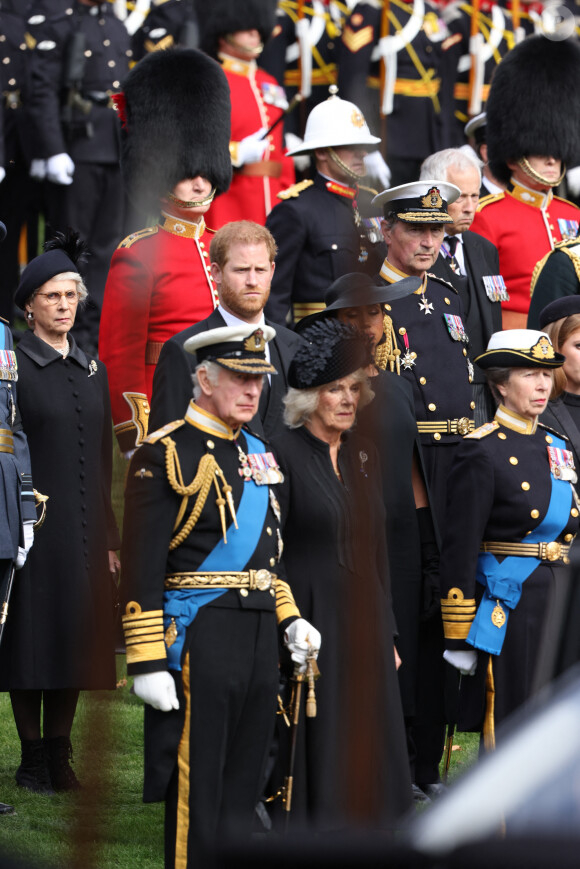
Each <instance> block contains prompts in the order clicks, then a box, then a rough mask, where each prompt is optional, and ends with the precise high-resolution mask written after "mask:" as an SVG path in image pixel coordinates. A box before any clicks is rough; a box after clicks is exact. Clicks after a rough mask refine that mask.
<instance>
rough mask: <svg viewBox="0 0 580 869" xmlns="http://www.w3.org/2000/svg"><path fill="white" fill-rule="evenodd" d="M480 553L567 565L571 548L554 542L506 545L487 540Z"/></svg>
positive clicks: (497, 541) (480, 548)
mask: <svg viewBox="0 0 580 869" xmlns="http://www.w3.org/2000/svg"><path fill="white" fill-rule="evenodd" d="M479 551H480V552H491V553H492V554H493V555H518V556H523V557H525V558H539V559H540V560H541V561H564V562H566V563H567V559H568V553H569V552H570V547H569V546H567V545H566V544H565V543H558V542H557V541H556V540H553V541H552V542H551V543H504V542H503V541H501V540H486V541H484V542H483V543H482V544H481V546H480V547H479Z"/></svg>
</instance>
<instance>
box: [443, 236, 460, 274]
mask: <svg viewBox="0 0 580 869" xmlns="http://www.w3.org/2000/svg"><path fill="white" fill-rule="evenodd" d="M444 241H445V244H446V245H447V247H448V248H449V265H450V266H451V268H452V269H453V271H454V272H455V274H456V275H460V274H461V268H460V266H459V263H458V262H457V259H456V258H455V251H456V250H457V245H458V244H459V239H458V238H457V236H456V235H446V236H445V239H444Z"/></svg>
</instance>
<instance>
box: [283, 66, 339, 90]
mask: <svg viewBox="0 0 580 869" xmlns="http://www.w3.org/2000/svg"><path fill="white" fill-rule="evenodd" d="M310 81H311V83H312V84H313V85H329V84H336V82H337V74H336V64H335V63H329V64H328V66H326V67H324V68H323V69H313V70H312V74H311V77H310ZM301 84H302V76H301V75H300V72H299V71H298V70H297V69H287V70H286V72H285V73H284V86H285V87H300V85H301Z"/></svg>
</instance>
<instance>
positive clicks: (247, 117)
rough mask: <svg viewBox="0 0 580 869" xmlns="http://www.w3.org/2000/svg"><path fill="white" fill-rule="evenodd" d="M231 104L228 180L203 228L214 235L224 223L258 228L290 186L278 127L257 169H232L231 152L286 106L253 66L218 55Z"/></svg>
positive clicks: (281, 94)
mask: <svg viewBox="0 0 580 869" xmlns="http://www.w3.org/2000/svg"><path fill="white" fill-rule="evenodd" d="M220 60H221V62H222V66H223V69H224V72H225V74H226V77H227V80H228V83H229V86H230V93H231V101H232V119H231V123H232V132H231V137H232V139H231V142H230V153H231V157H232V163H233V165H234V177H233V180H232V183H231V186H230V189H229V190H228V191H227V193H223V194H222V195H221V196H219V197H218V198H217V199H215V200H214V202H213V203H212V206H211V208H210V210H209V212H208V216H207V219H208V223H210V224H211V225H212V226H213V227H215V228H216V229H219V228H220V226H223V225H224V223H228V222H229V221H230V220H255V221H256V223H260V224H262V225H264V223H265V222H266V217H267V216H268V214H269V213H270V211H271V209H272V207H273V206H274V205H275V204H276V197H277V195H278V193H279V192H280V191H281V190H285V189H286V187H288V186H289V185H290V184H293V183H294V180H295V176H294V164H293V162H292V160H291V158H290V157H286V156H285V155H284V133H283V128H284V125H283V123H282V122H280V124H278V126H277V127H276V129H275V130H273V131H272V133H270V135H269V136H268V141H269V147H268V150H267V151H266V153H265V154H264V159H263V160H261V161H260V162H258V163H246V164H244V165H242V166H239V167H236V164H237V163H238V155H237V148H238V145H239V143H240V142H241V140H242V139H244V138H245V137H246V136H250V135H251V134H252V133H256V132H258V130H259V129H260V128H262V127H266V128H269V127H271V126H272V124H273V123H274V121H276V120H278V118H279V117H280V116H281V115H282V112H283V111H284V109H285V107H286V106H287V102H286V97H285V95H284V91H283V90H282V88H281V87H280V85H279V84H278V82H277V81H276V79H275V78H273V77H272V76H271V75H270V74H269V73H267V72H264V70H263V69H259V67H258V66H257V65H256V62H255V61H254V60H252V61H245V60H238V59H237V58H233V57H228V56H226V55H220Z"/></svg>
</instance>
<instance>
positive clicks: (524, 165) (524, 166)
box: [518, 157, 566, 187]
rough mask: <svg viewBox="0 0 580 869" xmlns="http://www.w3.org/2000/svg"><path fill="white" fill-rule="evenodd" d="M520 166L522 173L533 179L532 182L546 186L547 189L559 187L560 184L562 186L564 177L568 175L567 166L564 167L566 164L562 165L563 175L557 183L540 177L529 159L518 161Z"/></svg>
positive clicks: (524, 158) (523, 158)
mask: <svg viewBox="0 0 580 869" xmlns="http://www.w3.org/2000/svg"><path fill="white" fill-rule="evenodd" d="M518 166H519V167H520V169H521V170H522V172H525V174H526V175H527V176H528V178H531V179H532V181H535V182H536V183H537V184H545V185H546V187H557V186H558V184H560V182H561V181H562V180H563V178H564V175H565V174H566V166H565V165H564V163H562V174H561V175H560V177H559V178H558V180H557V181H549V180H548V179H547V178H544V176H543V175H540V173H539V172H536V170H535V169H533V168H532V166H530V163H529V161H528V159H527V157H522V158H521V159H520V160H518Z"/></svg>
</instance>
